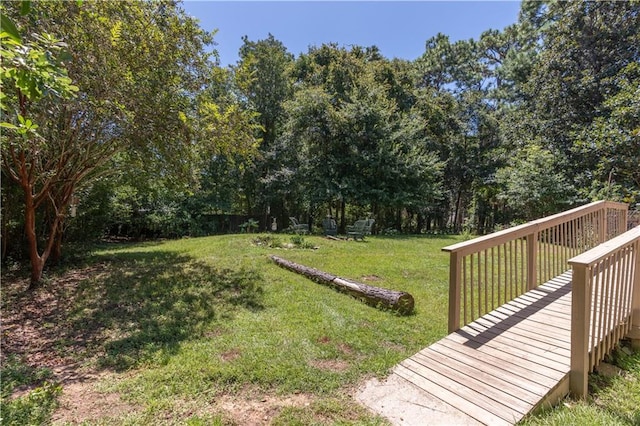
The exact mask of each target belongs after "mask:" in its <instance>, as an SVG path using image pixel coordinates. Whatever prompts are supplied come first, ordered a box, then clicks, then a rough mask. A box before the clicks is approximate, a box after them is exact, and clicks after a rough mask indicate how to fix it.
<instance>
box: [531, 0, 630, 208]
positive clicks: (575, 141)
mask: <svg viewBox="0 0 640 426" xmlns="http://www.w3.org/2000/svg"><path fill="white" fill-rule="evenodd" d="M523 11H525V12H526V13H524V14H523V19H525V20H526V21H525V22H527V23H528V24H529V25H530V26H531V27H533V28H534V29H536V33H535V34H536V36H537V37H538V39H537V41H538V43H537V44H538V48H539V53H538V54H537V58H536V61H535V64H534V66H533V67H532V71H531V75H530V78H529V79H528V81H527V82H526V83H524V85H523V93H524V95H525V99H526V103H525V104H523V106H524V108H522V109H521V110H520V111H519V116H520V119H521V120H522V119H525V120H523V121H527V122H528V123H530V124H529V126H528V129H530V131H529V132H528V133H529V135H530V136H529V137H532V138H534V139H539V140H540V141H541V143H542V144H543V146H544V147H545V148H547V149H549V150H551V151H552V152H553V153H555V154H556V155H557V156H558V157H559V158H560V159H561V164H562V168H563V169H564V170H565V171H566V173H567V175H568V176H570V177H571V179H573V180H574V181H575V182H576V185H577V186H578V187H579V188H581V189H582V195H583V197H584V198H587V197H588V196H589V192H590V191H591V188H592V182H593V181H594V180H595V181H599V182H601V183H600V185H606V182H607V181H608V180H609V175H610V173H611V170H612V168H611V167H608V166H607V165H606V164H604V163H603V162H601V160H600V159H602V158H609V156H610V154H611V153H613V152H612V151H615V150H617V149H618V148H614V147H613V146H611V143H606V141H607V140H609V141H610V142H613V140H611V139H609V138H608V137H605V136H604V133H602V130H603V126H601V125H600V124H603V123H606V122H615V123H616V125H615V127H617V126H619V127H617V128H618V130H619V131H620V132H621V138H619V139H618V141H619V142H620V143H621V144H624V145H626V146H627V147H628V148H629V149H630V152H631V151H632V150H633V144H632V141H633V138H628V137H625V136H626V135H630V134H632V132H633V124H632V123H630V122H628V121H626V120H622V121H621V120H619V119H618V118H620V117H618V118H615V119H614V117H612V112H613V110H615V109H616V108H613V109H612V106H613V105H614V104H615V103H616V101H615V100H614V99H618V101H619V100H621V99H622V98H624V97H627V96H633V95H632V94H633V92H634V90H635V87H636V86H637V76H636V77H635V78H636V79H635V80H633V78H634V77H633V75H634V74H633V72H631V73H629V71H631V70H632V68H628V67H629V66H631V65H632V64H637V63H638V61H640V32H639V31H638V28H639V27H640V3H638V2H591V1H579V2H540V3H535V4H534V3H529V4H528V6H527V8H526V9H525V8H523ZM629 77H631V78H632V80H628V79H629ZM626 80H628V81H630V82H632V83H631V84H630V85H625V84H623V83H624V81H626ZM633 82H635V83H633ZM625 93H626V94H625ZM618 96H620V97H618ZM618 111H619V112H620V110H618ZM598 123H600V124H598ZM629 124H631V127H628V125H629ZM585 129H587V131H585ZM594 132H595V133H594ZM605 133H606V132H605ZM605 163H606V162H605ZM615 173H617V172H614V174H615ZM626 173H627V172H622V174H623V175H624V174H626ZM629 183H632V181H630V182H629ZM635 190H636V189H633V191H635Z"/></svg>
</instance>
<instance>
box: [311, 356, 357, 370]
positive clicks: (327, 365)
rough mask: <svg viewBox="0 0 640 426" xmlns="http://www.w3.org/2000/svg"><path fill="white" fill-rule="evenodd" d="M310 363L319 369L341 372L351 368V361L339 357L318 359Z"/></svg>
mask: <svg viewBox="0 0 640 426" xmlns="http://www.w3.org/2000/svg"><path fill="white" fill-rule="evenodd" d="M309 364H310V365H311V366H312V367H315V368H317V369H319V370H326V371H333V372H336V373H341V372H343V371H346V370H348V369H349V363H348V362H347V361H342V360H339V359H316V360H313V361H311V362H309Z"/></svg>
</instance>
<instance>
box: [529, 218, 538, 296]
mask: <svg viewBox="0 0 640 426" xmlns="http://www.w3.org/2000/svg"><path fill="white" fill-rule="evenodd" d="M537 270H538V231H537V230H536V231H534V232H533V234H529V235H527V289H528V290H533V289H534V288H536V285H537V283H536V281H537V280H538V277H537Z"/></svg>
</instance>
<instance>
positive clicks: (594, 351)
mask: <svg viewBox="0 0 640 426" xmlns="http://www.w3.org/2000/svg"><path fill="white" fill-rule="evenodd" d="M569 264H570V265H571V267H572V268H573V277H572V305H571V371H570V374H569V381H570V385H569V386H570V390H571V392H572V393H573V394H574V395H575V396H578V397H584V396H585V395H586V394H587V390H588V373H589V372H590V371H591V370H592V369H593V368H594V367H595V366H596V365H597V364H598V363H599V362H600V361H601V360H602V359H603V358H604V356H605V355H606V354H607V353H608V352H609V351H610V350H611V349H613V347H614V346H615V345H616V344H617V342H618V341H619V339H620V338H622V337H624V336H625V335H628V336H629V337H631V338H632V339H634V340H635V341H636V342H638V340H639V339H640V226H638V227H636V228H634V229H631V230H629V231H627V232H625V233H624V234H622V235H619V236H618V237H615V238H613V239H611V240H609V241H607V242H605V243H603V244H600V245H598V246H597V247H595V248H593V249H591V250H589V251H587V252H585V253H582V254H580V255H578V256H575V257H574V258H572V259H569ZM636 344H637V343H636Z"/></svg>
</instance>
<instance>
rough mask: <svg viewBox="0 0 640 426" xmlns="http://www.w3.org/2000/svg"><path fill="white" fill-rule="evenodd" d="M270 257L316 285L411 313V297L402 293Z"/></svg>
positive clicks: (273, 256) (387, 307)
mask: <svg viewBox="0 0 640 426" xmlns="http://www.w3.org/2000/svg"><path fill="white" fill-rule="evenodd" d="M270 257H271V260H273V261H274V262H275V263H276V264H278V265H279V266H282V267H283V268H285V269H289V270H290V271H293V272H297V273H299V274H302V275H304V276H305V277H307V278H309V279H311V280H313V281H315V282H317V283H320V284H328V285H330V286H332V287H334V288H335V289H337V290H339V291H341V292H344V293H347V294H350V295H351V296H353V297H355V298H356V299H359V300H361V301H363V302H365V303H366V304H367V305H371V306H375V307H381V308H386V309H391V310H394V311H396V312H398V313H400V314H403V315H409V314H411V313H412V312H413V308H414V300H413V296H412V295H410V294H409V293H406V292H404V291H396V290H389V289H386V288H381V287H374V286H370V285H367V284H363V283H359V282H357V281H353V280H349V279H346V278H340V277H337V276H335V275H332V274H328V273H326V272H323V271H320V270H318V269H315V268H309V267H307V266H304V265H300V264H299V263H295V262H291V261H289V260H286V259H283V258H281V257H278V256H275V255H271V256H270Z"/></svg>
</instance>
